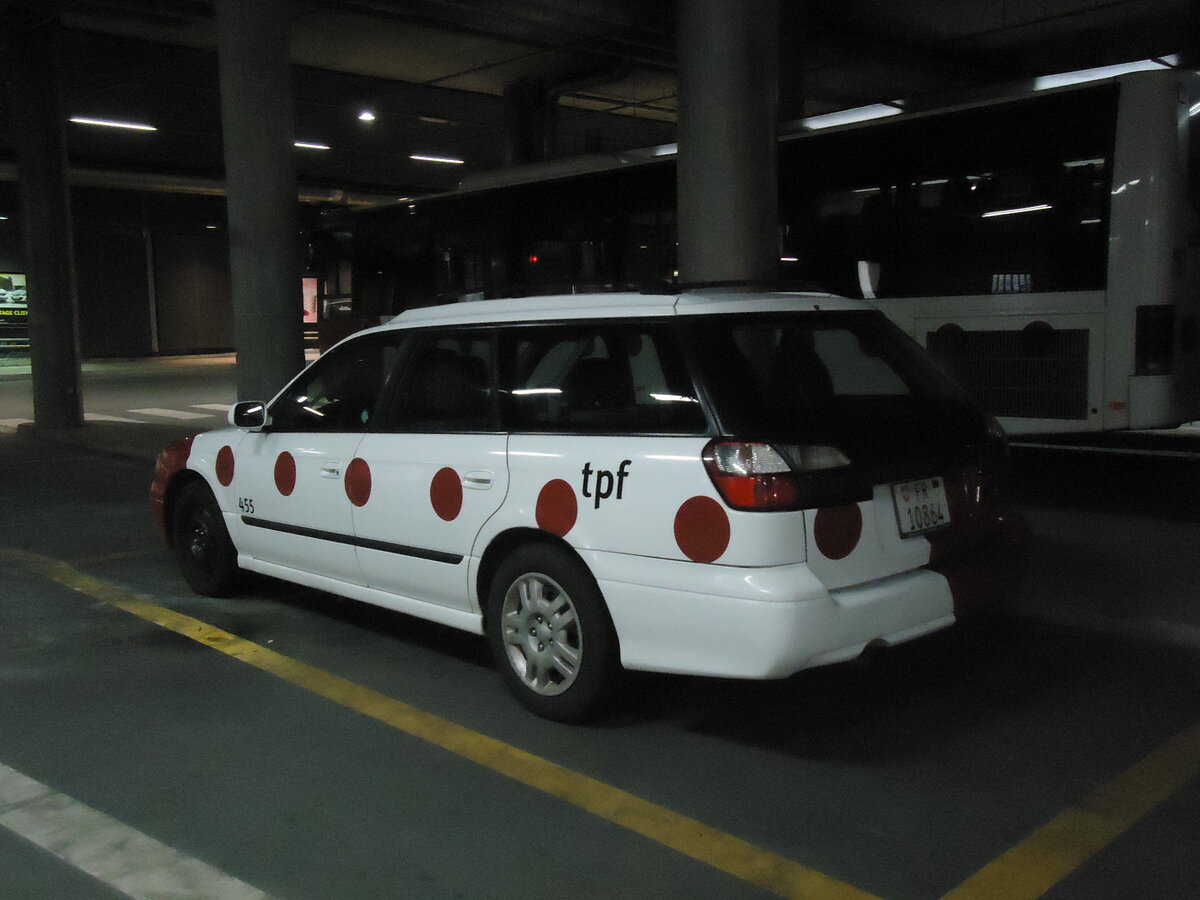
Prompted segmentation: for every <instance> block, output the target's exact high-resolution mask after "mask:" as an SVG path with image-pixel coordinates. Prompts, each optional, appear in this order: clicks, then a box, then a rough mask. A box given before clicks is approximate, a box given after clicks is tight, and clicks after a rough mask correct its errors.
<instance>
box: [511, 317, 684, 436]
mask: <svg viewBox="0 0 1200 900" xmlns="http://www.w3.org/2000/svg"><path fill="white" fill-rule="evenodd" d="M502 348H503V349H502V360H503V364H504V365H503V367H502V371H503V372H504V386H503V390H502V396H503V397H504V400H505V415H506V419H507V421H508V423H509V426H510V427H511V428H512V430H515V431H561V432H566V433H582V434H697V433H703V432H704V431H705V429H706V427H707V424H706V420H705V417H704V413H703V411H702V410H701V407H700V403H699V402H698V399H697V397H696V392H695V390H694V388H693V386H692V381H691V378H690V376H689V375H688V372H687V367H686V364H685V363H684V360H683V355H682V352H681V351H680V348H679V344H678V340H677V338H676V335H675V334H674V332H672V331H671V330H669V329H668V328H665V327H662V326H658V325H651V326H647V325H638V324H623V323H619V324H597V325H585V326H579V327H573V326H547V327H529V328H521V329H513V330H512V331H511V332H510V333H508V334H507V335H506V337H505V338H504V340H503V342H502Z"/></svg>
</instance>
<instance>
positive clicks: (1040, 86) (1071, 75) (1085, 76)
mask: <svg viewBox="0 0 1200 900" xmlns="http://www.w3.org/2000/svg"><path fill="white" fill-rule="evenodd" d="M1178 62H1179V57H1178V56H1175V55H1171V56H1161V57H1158V58H1157V59H1139V60H1137V61H1136V62H1127V63H1119V64H1117V65H1115V66H1099V67H1097V68H1095V69H1079V70H1078V71H1075V72H1062V73H1060V74H1058V75H1042V76H1039V77H1038V78H1035V79H1033V89H1034V90H1035V91H1044V90H1046V88H1056V87H1066V86H1067V85H1069V84H1084V83H1085V82H1088V81H1099V80H1100V79H1101V78H1115V77H1116V76H1117V75H1128V74H1129V73H1130V72H1154V71H1160V70H1162V69H1170V68H1173V67H1174V66H1175V65H1176V64H1177V63H1178Z"/></svg>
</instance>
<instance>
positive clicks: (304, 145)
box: [293, 141, 332, 150]
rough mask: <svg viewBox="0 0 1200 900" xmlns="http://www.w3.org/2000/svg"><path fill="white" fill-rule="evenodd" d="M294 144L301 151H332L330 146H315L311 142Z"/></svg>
mask: <svg viewBox="0 0 1200 900" xmlns="http://www.w3.org/2000/svg"><path fill="white" fill-rule="evenodd" d="M293 143H294V144H295V146H297V147H299V148H300V149H301V150H330V149H332V148H331V147H330V146H329V145H328V144H314V143H312V142H311V141H294V142H293Z"/></svg>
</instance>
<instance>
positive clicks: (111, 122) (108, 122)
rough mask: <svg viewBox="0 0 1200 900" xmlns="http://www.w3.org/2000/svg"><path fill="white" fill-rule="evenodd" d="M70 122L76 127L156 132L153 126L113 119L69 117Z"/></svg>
mask: <svg viewBox="0 0 1200 900" xmlns="http://www.w3.org/2000/svg"><path fill="white" fill-rule="evenodd" d="M71 121H72V122H74V123H75V124H77V125H102V126H103V127H105V128H127V129H129V130H130V131H158V129H157V128H155V127H154V126H153V125H142V124H139V123H138V122H118V121H116V120H115V119H89V118H88V117H87V116H71Z"/></svg>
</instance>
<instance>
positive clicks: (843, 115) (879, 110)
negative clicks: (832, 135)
mask: <svg viewBox="0 0 1200 900" xmlns="http://www.w3.org/2000/svg"><path fill="white" fill-rule="evenodd" d="M901 112H902V110H901V109H899V108H898V107H895V106H892V105H891V104H890V103H872V104H871V105H870V106H857V107H855V108H854V109H843V110H839V111H838V112H831V113H825V114H824V115H821V116H809V117H808V118H807V119H801V120H800V124H801V125H803V126H804V127H805V128H833V127H834V126H836V125H850V124H852V123H854V122H866V121H868V120H870V119H882V118H884V117H885V116H895V115H898V114H899V113H901Z"/></svg>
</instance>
